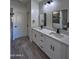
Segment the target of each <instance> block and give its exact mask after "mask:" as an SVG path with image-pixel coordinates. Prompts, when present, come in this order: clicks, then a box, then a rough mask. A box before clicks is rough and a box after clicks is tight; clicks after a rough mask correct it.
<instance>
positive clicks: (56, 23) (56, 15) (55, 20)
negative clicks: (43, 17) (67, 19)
mask: <svg viewBox="0 0 79 59" xmlns="http://www.w3.org/2000/svg"><path fill="white" fill-rule="evenodd" d="M52 27H55V28H60V11H55V12H53V13H52Z"/></svg>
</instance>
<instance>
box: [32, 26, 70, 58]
mask: <svg viewBox="0 0 79 59" xmlns="http://www.w3.org/2000/svg"><path fill="white" fill-rule="evenodd" d="M32 41H33V42H35V43H36V44H37V45H38V46H39V47H40V49H41V50H42V51H43V52H45V54H46V55H48V56H49V58H50V59H69V37H68V36H67V35H65V34H62V33H60V34H57V33H56V32H55V31H53V30H49V29H45V28H43V29H41V28H39V27H38V28H32Z"/></svg>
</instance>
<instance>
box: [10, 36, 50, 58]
mask: <svg viewBox="0 0 79 59" xmlns="http://www.w3.org/2000/svg"><path fill="white" fill-rule="evenodd" d="M11 59H49V58H48V57H47V56H46V55H45V54H44V53H43V52H42V51H41V50H40V49H39V47H38V46H37V45H35V44H34V43H33V42H30V41H29V40H28V39H27V37H22V38H18V39H16V40H15V41H13V42H12V43H11Z"/></svg>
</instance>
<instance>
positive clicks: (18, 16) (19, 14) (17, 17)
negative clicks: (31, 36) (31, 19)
mask: <svg viewBox="0 0 79 59" xmlns="http://www.w3.org/2000/svg"><path fill="white" fill-rule="evenodd" d="M10 7H11V8H13V9H14V16H13V39H15V38H19V37H22V36H27V11H26V6H24V5H22V4H21V3H19V2H16V1H11V2H10ZM15 26H17V27H16V28H15Z"/></svg>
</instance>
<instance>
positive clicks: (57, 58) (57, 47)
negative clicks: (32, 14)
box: [51, 39, 62, 59]
mask: <svg viewBox="0 0 79 59" xmlns="http://www.w3.org/2000/svg"><path fill="white" fill-rule="evenodd" d="M51 43H52V44H53V45H51V46H52V49H53V53H54V56H53V59H62V57H61V52H62V51H61V49H62V47H61V43H59V42H57V41H55V40H54V39H52V42H51ZM52 49H51V50H52Z"/></svg>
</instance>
